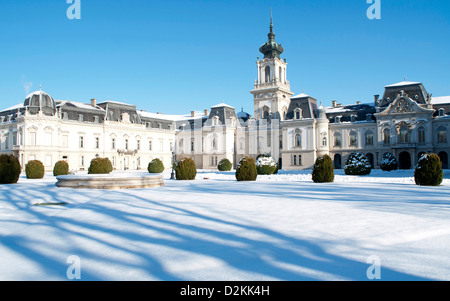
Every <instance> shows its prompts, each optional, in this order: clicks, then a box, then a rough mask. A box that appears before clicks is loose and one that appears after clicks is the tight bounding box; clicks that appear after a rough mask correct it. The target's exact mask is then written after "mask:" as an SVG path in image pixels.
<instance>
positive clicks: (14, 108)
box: [1, 103, 23, 112]
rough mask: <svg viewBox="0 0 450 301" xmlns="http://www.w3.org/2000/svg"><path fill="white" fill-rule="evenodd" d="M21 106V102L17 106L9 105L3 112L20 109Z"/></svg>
mask: <svg viewBox="0 0 450 301" xmlns="http://www.w3.org/2000/svg"><path fill="white" fill-rule="evenodd" d="M20 108H23V104H22V103H19V104H17V105H15V106H12V107H9V108H7V109H4V110H2V111H1V112H5V111H14V110H17V109H20Z"/></svg>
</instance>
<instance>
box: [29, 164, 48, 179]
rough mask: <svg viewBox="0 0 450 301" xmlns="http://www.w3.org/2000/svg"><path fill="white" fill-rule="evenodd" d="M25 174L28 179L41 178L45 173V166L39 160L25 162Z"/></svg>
mask: <svg viewBox="0 0 450 301" xmlns="http://www.w3.org/2000/svg"><path fill="white" fill-rule="evenodd" d="M25 174H26V175H27V178H28V179H42V178H43V177H44V174H45V167H44V164H42V162H41V161H39V160H31V161H28V163H27V164H25Z"/></svg>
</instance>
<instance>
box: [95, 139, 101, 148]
mask: <svg viewBox="0 0 450 301" xmlns="http://www.w3.org/2000/svg"><path fill="white" fill-rule="evenodd" d="M95 148H100V138H99V137H95Z"/></svg>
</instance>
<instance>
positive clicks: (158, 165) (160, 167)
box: [147, 158, 164, 173]
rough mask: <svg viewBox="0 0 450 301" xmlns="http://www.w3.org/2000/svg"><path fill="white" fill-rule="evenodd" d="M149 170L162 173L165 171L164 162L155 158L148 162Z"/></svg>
mask: <svg viewBox="0 0 450 301" xmlns="http://www.w3.org/2000/svg"><path fill="white" fill-rule="evenodd" d="M147 170H148V172H149V173H162V172H163V171H164V164H163V163H162V161H161V160H159V159H158V158H156V159H153V160H152V162H150V163H148V167H147Z"/></svg>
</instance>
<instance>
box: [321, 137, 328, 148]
mask: <svg viewBox="0 0 450 301" xmlns="http://www.w3.org/2000/svg"><path fill="white" fill-rule="evenodd" d="M322 146H327V137H323V138H322Z"/></svg>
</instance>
